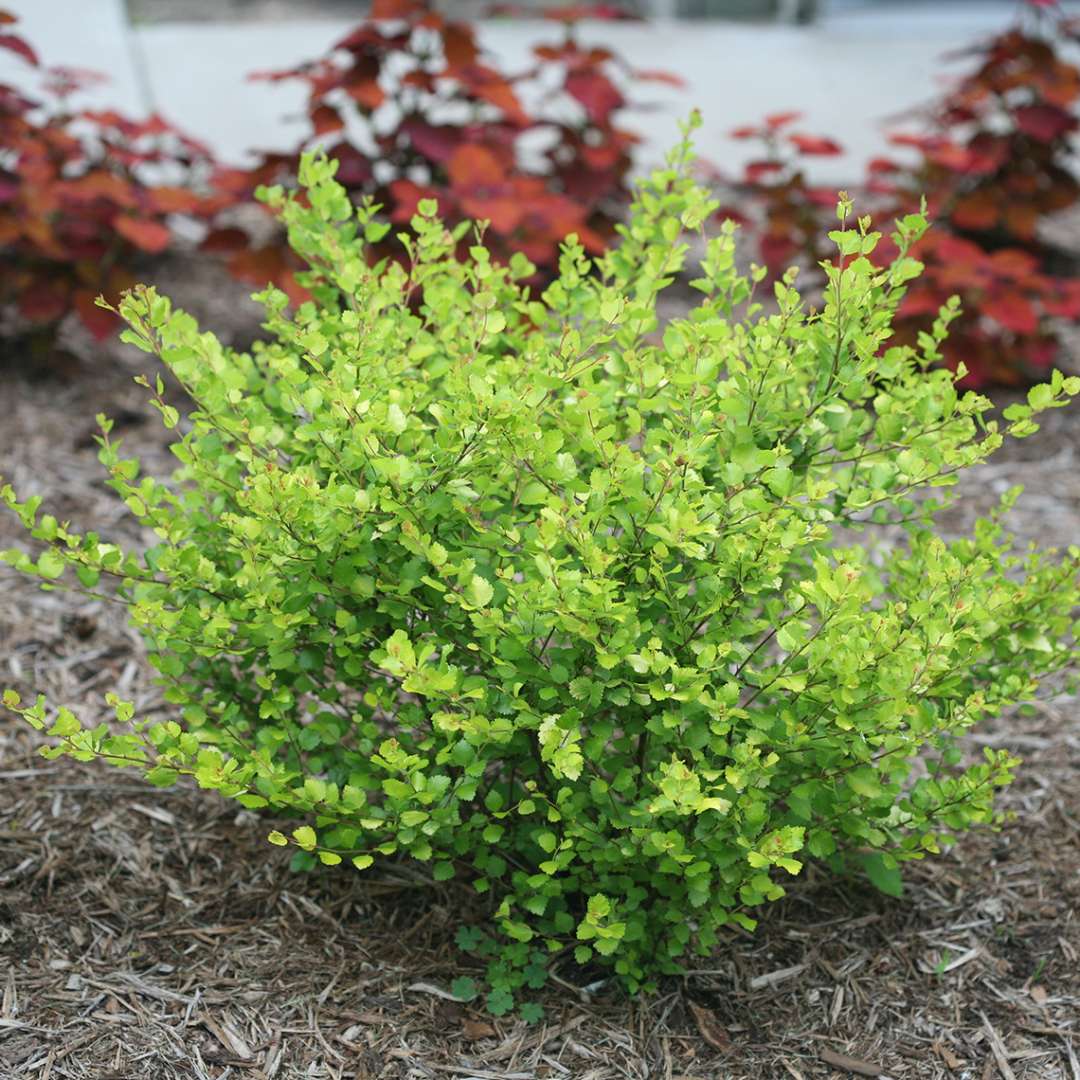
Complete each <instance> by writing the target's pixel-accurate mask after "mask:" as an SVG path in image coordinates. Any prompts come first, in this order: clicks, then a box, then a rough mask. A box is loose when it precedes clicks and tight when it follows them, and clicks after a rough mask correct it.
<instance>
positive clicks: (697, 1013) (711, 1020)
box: [689, 1001, 731, 1050]
mask: <svg viewBox="0 0 1080 1080" xmlns="http://www.w3.org/2000/svg"><path fill="white" fill-rule="evenodd" d="M689 1005H690V1012H691V1013H693V1016H694V1020H695V1022H696V1023H697V1028H698V1031H700V1032H701V1037H702V1038H703V1039H704V1040H705V1041H706V1042H707V1043H708V1044H709V1045H710V1046H712V1047H715V1048H716V1049H717V1050H730V1049H731V1036H730V1035H728V1033H727V1029H726V1028H725V1027H723V1026H722V1025H721V1024H720V1023H719V1022H718V1021H717V1019H716V1014H715V1013H713V1011H712V1009H706V1008H703V1007H702V1006H701V1005H695V1004H694V1003H693V1002H692V1001H691V1002H689Z"/></svg>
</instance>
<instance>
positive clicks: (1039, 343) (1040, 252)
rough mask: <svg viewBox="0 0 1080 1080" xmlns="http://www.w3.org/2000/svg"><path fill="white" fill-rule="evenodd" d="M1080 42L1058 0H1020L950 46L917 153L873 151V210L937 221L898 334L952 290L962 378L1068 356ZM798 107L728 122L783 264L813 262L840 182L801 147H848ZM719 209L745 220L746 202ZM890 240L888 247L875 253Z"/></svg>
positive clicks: (770, 259) (913, 136)
mask: <svg viewBox="0 0 1080 1080" xmlns="http://www.w3.org/2000/svg"><path fill="white" fill-rule="evenodd" d="M1077 42H1080V25H1078V23H1077V21H1076V20H1074V19H1069V18H1067V17H1066V16H1065V15H1064V13H1063V12H1062V10H1061V8H1060V7H1059V6H1058V5H1057V4H1056V3H1052V2H1051V3H1048V2H1046V0H1027V2H1026V3H1024V4H1021V5H1020V7H1019V9H1018V15H1017V18H1016V21H1015V22H1014V23H1013V24H1012V25H1011V26H1009V27H1008V28H1006V29H1005V30H1003V31H1002V32H1001V33H999V34H996V35H994V36H992V37H990V38H989V39H987V40H985V41H983V42H980V43H978V44H976V45H974V46H972V47H971V48H970V49H967V50H964V51H963V52H961V53H958V54H955V55H952V56H948V57H944V58H943V60H945V61H955V60H961V61H964V62H966V63H967V64H968V65H969V68H968V70H967V71H966V72H965V73H964V74H963V75H961V76H960V77H959V78H958V79H955V80H954V81H953V82H952V84H951V85H950V86H949V87H948V89H946V90H945V91H944V93H943V94H942V95H941V96H940V97H939V98H938V99H936V100H934V101H932V102H931V103H929V104H928V105H926V106H925V107H923V108H922V109H920V110H918V111H917V112H916V113H914V114H913V115H911V116H910V117H907V118H906V119H908V120H909V121H910V123H909V126H908V129H906V130H902V131H897V132H895V133H893V134H892V136H891V138H890V141H891V142H892V144H893V145H894V146H895V147H897V148H898V149H899V150H901V152H903V151H908V152H909V154H908V156H907V157H896V158H893V157H877V158H874V159H872V160H871V161H870V162H869V163H868V170H867V178H866V182H865V192H866V195H867V200H866V203H867V205H868V206H869V207H871V208H873V209H874V211H875V213H876V215H877V216H878V217H880V218H888V217H897V216H902V215H904V214H907V213H911V212H913V211H915V210H918V208H919V206H920V203H921V201H922V200H923V199H925V200H926V205H927V209H928V212H929V215H930V218H931V220H932V221H933V222H934V227H933V228H932V229H931V230H930V232H929V233H928V234H927V235H926V236H925V237H924V238H923V240H922V241H920V243H919V245H918V246H917V248H916V249H915V251H914V253H913V254H915V255H916V257H918V258H919V259H921V260H922V261H923V262H924V263H925V264H926V271H925V273H924V274H923V276H922V277H921V278H920V279H919V280H918V282H916V283H915V284H914V285H913V287H912V288H911V290H910V292H909V293H908V295H907V296H906V297H905V299H904V302H903V305H902V307H901V310H900V318H899V320H898V322H897V337H898V338H899V340H901V341H914V340H915V339H916V338H917V337H918V335H919V334H920V333H921V332H924V331H926V330H928V329H929V328H930V326H931V325H932V323H933V321H934V319H935V318H936V317H937V313H938V310H939V309H940V308H941V305H942V304H944V303H945V301H946V300H948V299H949V297H950V296H952V295H954V294H957V295H959V296H960V297H961V300H962V302H963V313H962V314H961V316H960V317H959V318H958V319H957V320H956V321H955V322H954V323H953V324H952V325H951V327H950V333H949V340H948V342H947V343H946V346H945V360H946V362H947V363H948V364H949V366H950V367H952V368H954V369H955V368H956V367H957V366H958V365H959V364H960V363H963V364H964V365H965V367H966V368H967V369H968V371H969V375H968V377H967V379H966V383H967V385H969V386H973V387H981V386H987V385H1022V384H1026V383H1028V382H1030V381H1032V379H1034V378H1037V377H1039V375H1040V373H1045V371H1046V370H1047V369H1048V368H1049V367H1051V366H1053V365H1054V364H1055V363H1060V361H1061V330H1062V321H1065V322H1066V323H1067V322H1068V321H1074V320H1076V319H1077V318H1080V279H1077V277H1076V276H1075V275H1076V270H1077V257H1076V255H1075V253H1072V252H1069V251H1068V250H1067V249H1066V248H1065V247H1063V246H1062V245H1061V244H1059V243H1058V241H1057V239H1056V237H1055V236H1054V229H1053V225H1052V223H1053V219H1054V215H1056V214H1059V213H1061V212H1062V211H1065V210H1068V209H1069V208H1070V207H1072V206H1074V205H1075V204H1076V202H1077V198H1078V194H1080V187H1078V184H1077V179H1076V175H1075V172H1074V171H1073V170H1074V168H1075V155H1076V133H1077V129H1078V127H1080V121H1078V117H1077V102H1078V100H1080V68H1078V67H1077V66H1076V64H1074V63H1072V62H1071V61H1070V60H1069V59H1068V58H1067V51H1068V50H1069V49H1070V48H1071V47H1073V46H1075V45H1076V44H1077ZM798 119H800V116H799V114H798V113H780V114H775V115H772V116H768V117H766V118H765V120H764V122H763V123H761V124H757V125H750V126H746V127H742V128H738V129H736V130H735V131H733V132H732V133H731V134H732V136H733V137H734V138H737V139H755V140H757V141H758V143H759V144H760V145H761V148H762V153H761V155H760V157H759V159H757V160H755V161H752V162H750V163H749V164H748V165H747V166H746V168H745V170H744V174H743V178H742V183H741V184H740V185H739V186H738V188H737V191H738V192H739V193H740V194H742V195H743V196H744V197H745V198H746V199H748V200H749V202H750V203H751V205H752V206H753V207H754V208H755V212H754V215H753V217H752V218H751V227H752V228H753V229H754V230H755V232H756V239H757V244H758V250H759V254H760V258H761V259H762V261H763V262H764V263H765V265H766V266H767V267H768V268H769V271H770V273H771V274H772V275H773V276H774V277H779V275H780V274H781V273H782V272H783V270H784V269H785V268H786V267H787V265H788V264H789V263H790V262H792V261H799V262H801V263H802V264H803V265H804V266H806V267H809V268H815V267H816V266H817V263H818V262H819V261H820V259H821V257H822V248H821V244H822V240H823V238H824V235H825V231H826V229H827V228H828V227H829V222H830V221H831V203H832V198H833V195H832V192H831V190H829V189H825V190H823V189H821V188H820V187H816V186H814V185H813V184H811V183H810V182H809V181H808V180H807V177H806V172H805V169H804V167H803V166H804V159H806V158H808V157H811V156H814V155H821V154H826V155H831V154H837V153H840V152H841V149H842V148H841V146H840V144H839V143H838V142H836V141H835V140H833V139H830V138H825V137H818V136H813V137H811V136H807V135H803V134H800V133H798V132H792V131H791V130H790V129H791V126H792V125H793V124H794V123H795V122H796V121H797V120H798ZM722 214H724V215H725V216H728V217H737V218H742V219H743V220H746V215H745V214H744V213H743V212H742V211H741V210H740V207H739V205H738V203H737V202H736V205H734V206H733V207H731V208H729V209H725V210H724V211H722ZM893 254H895V252H894V251H893V250H892V249H891V245H888V244H883V245H882V247H881V248H880V249H879V257H880V258H883V259H885V258H889V257H891V256H892V255H893Z"/></svg>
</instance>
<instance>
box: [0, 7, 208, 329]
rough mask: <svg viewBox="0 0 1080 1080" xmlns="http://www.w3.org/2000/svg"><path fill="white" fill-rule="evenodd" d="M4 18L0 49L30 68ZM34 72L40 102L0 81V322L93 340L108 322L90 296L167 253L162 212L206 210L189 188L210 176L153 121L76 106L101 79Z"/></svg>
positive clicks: (166, 215)
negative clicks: (64, 324) (85, 332)
mask: <svg viewBox="0 0 1080 1080" xmlns="http://www.w3.org/2000/svg"><path fill="white" fill-rule="evenodd" d="M15 21H16V20H15V16H13V15H12V14H10V13H8V12H5V11H0V27H3V28H4V32H2V33H0V48H3V49H7V50H9V51H10V52H13V53H15V54H16V55H18V56H19V57H21V58H22V59H23V60H24V61H25V62H26V63H27V64H28V65H31V66H32V67H35V68H39V69H40V68H41V65H40V61H39V59H38V56H37V53H36V52H35V50H34V49H33V47H32V46H31V45H30V44H29V43H28V42H27V41H26V40H25V39H23V38H22V37H20V36H18V35H17V34H14V33H12V32H10V31H9V30H7V29H6V28H7V27H10V26H11V25H12V24H13V23H14V22H15ZM41 70H42V73H43V76H44V89H45V92H46V100H45V102H38V101H35V100H32V99H30V98H28V97H26V96H24V95H23V93H22V92H21V91H20V90H18V89H17V88H16V87H14V86H10V85H6V84H0V262H2V263H3V267H4V271H3V275H2V276H0V306H2V308H3V309H4V325H5V326H7V327H8V329H9V330H15V331H21V330H24V329H25V330H29V331H30V332H31V334H32V336H33V337H34V338H35V339H37V340H40V341H43V342H44V343H46V344H49V343H51V339H52V336H53V335H54V334H55V330H56V328H57V326H58V325H59V323H60V321H61V320H62V319H63V318H64V316H65V315H67V314H68V313H69V312H71V311H74V312H76V313H77V315H78V317H79V318H80V319H81V320H82V322H83V323H84V324H85V325H86V327H87V328H88V329H89V330H90V332H91V333H92V334H93V335H94V336H95V337H97V338H98V339H103V338H105V337H107V336H109V335H110V334H112V333H114V332H115V329H116V322H115V319H114V317H113V316H111V315H110V314H109V313H108V312H106V311H103V310H102V309H101V308H99V307H96V306H95V304H94V300H95V297H97V296H98V295H99V294H101V293H104V294H105V295H107V296H117V295H119V293H120V292H121V291H122V290H123V289H126V288H129V287H130V286H131V285H132V284H134V281H135V274H134V272H133V266H132V263H133V260H135V259H136V258H137V256H138V255H139V254H141V253H148V254H158V253H160V252H162V251H164V250H165V249H166V248H167V247H168V246H169V245H170V243H171V241H172V232H171V229H170V219H171V218H172V216H173V215H175V214H200V213H204V212H206V213H208V212H209V209H210V204H209V203H204V201H203V200H202V199H200V197H199V196H198V195H196V194H195V193H194V192H193V191H192V190H191V188H190V186H189V183H190V181H191V180H192V178H193V177H194V175H195V174H196V173H197V172H198V171H199V170H200V169H201V170H204V171H207V172H208V171H209V162H210V155H209V152H208V151H207V150H206V148H205V147H204V146H202V145H201V144H200V143H197V142H195V141H194V140H192V139H189V138H188V137H186V136H185V135H183V134H181V133H180V132H179V131H177V130H176V128H174V127H172V125H170V124H168V123H166V122H165V121H164V120H163V119H162V118H161V117H160V116H151V117H149V118H148V119H147V120H144V121H134V120H129V119H127V118H126V117H124V116H121V115H120V114H119V113H116V112H112V111H108V112H101V111H93V110H88V109H79V108H76V107H75V106H74V105H73V104H72V97H73V95H75V94H76V93H77V92H78V91H79V90H80V89H83V88H84V87H86V86H88V85H91V84H93V83H94V82H98V81H103V80H104V76H102V75H98V74H97V73H95V72H90V71H83V70H78V69H72V68H56V67H54V68H48V69H41ZM149 175H153V176H155V182H150V181H149V180H148V179H147V177H148V176H149Z"/></svg>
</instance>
